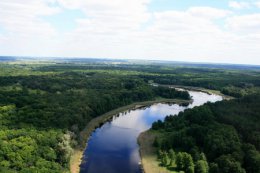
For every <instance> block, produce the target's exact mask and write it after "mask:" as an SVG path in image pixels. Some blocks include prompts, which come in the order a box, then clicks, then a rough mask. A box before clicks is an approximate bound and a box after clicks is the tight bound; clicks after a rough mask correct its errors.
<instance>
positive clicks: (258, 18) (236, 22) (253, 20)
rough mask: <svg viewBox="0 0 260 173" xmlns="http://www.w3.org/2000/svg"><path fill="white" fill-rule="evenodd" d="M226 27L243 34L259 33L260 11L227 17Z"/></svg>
mask: <svg viewBox="0 0 260 173" xmlns="http://www.w3.org/2000/svg"><path fill="white" fill-rule="evenodd" d="M226 23H227V27H228V28H229V29H230V30H232V31H235V32H243V33H244V34H254V33H260V13H256V14H248V15H242V16H233V17H230V18H228V19H227V22H226Z"/></svg>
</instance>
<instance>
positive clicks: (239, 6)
mask: <svg viewBox="0 0 260 173" xmlns="http://www.w3.org/2000/svg"><path fill="white" fill-rule="evenodd" d="M250 6H251V4H250V3H248V2H238V1H230V2H229V7H231V8H234V9H245V8H250Z"/></svg>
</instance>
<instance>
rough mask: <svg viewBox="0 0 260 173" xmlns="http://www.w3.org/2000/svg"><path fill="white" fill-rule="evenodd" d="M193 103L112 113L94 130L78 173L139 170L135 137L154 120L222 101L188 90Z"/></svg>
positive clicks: (161, 105)
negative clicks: (109, 119) (115, 114)
mask: <svg viewBox="0 0 260 173" xmlns="http://www.w3.org/2000/svg"><path fill="white" fill-rule="evenodd" d="M188 92H189V94H190V95H191V96H192V99H193V102H192V103H191V104H189V105H188V106H179V105H177V104H172V105H169V104H154V105H152V106H150V107H146V108H142V109H136V110H129V111H126V112H123V113H120V114H119V115H117V116H114V117H113V119H112V121H110V122H107V123H105V124H104V125H102V126H101V127H100V128H98V129H96V130H95V131H94V132H93V133H92V134H91V137H90V139H89V140H88V147H87V148H86V150H85V151H84V155H83V162H82V163H81V166H80V173H141V170H140V165H139V163H140V155H139V146H138V144H137V137H138V136H139V134H140V133H141V132H144V131H146V130H147V129H149V128H150V127H151V125H152V123H153V122H155V121H157V120H163V119H164V118H165V116H167V115H177V114H178V113H179V112H181V111H183V110H185V109H187V108H193V107H195V106H200V105H203V104H204V103H206V102H216V101H220V100H222V97H221V96H218V95H214V94H212V95H209V94H207V93H203V92H198V91H188Z"/></svg>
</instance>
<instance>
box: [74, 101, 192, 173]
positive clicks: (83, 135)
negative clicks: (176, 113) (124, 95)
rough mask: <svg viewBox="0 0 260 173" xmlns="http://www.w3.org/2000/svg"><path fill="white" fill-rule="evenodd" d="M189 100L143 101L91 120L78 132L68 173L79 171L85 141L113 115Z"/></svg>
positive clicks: (85, 145) (182, 102) (186, 102)
mask: <svg viewBox="0 0 260 173" xmlns="http://www.w3.org/2000/svg"><path fill="white" fill-rule="evenodd" d="M190 102H191V100H190V101H189V100H180V99H163V98H157V99H156V100H152V101H145V102H136V103H133V104H130V105H127V106H123V107H120V108H118V109H114V110H112V111H109V112H107V113H105V114H103V115H101V116H98V117H96V118H94V119H92V120H91V121H90V122H89V123H88V124H87V126H86V128H85V129H84V130H82V131H81V132H80V143H79V145H78V147H76V148H75V149H74V151H73V154H72V156H71V159H70V172H71V173H78V172H79V171H80V168H79V166H80V164H81V161H82V160H81V159H82V156H83V152H84V150H85V148H86V147H87V141H88V139H89V136H90V135H91V133H92V132H93V131H94V130H95V129H96V128H98V127H100V125H102V124H103V123H105V122H107V121H109V120H110V119H111V118H112V117H113V116H114V115H117V114H119V113H121V112H125V111H127V110H133V109H138V108H142V107H146V106H150V105H153V104H156V103H172V104H184V103H185V104H188V103H190Z"/></svg>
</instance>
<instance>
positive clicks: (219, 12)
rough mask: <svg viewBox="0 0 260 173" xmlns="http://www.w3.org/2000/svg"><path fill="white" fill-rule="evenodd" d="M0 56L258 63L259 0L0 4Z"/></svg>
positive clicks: (4, 1)
mask: <svg viewBox="0 0 260 173" xmlns="http://www.w3.org/2000/svg"><path fill="white" fill-rule="evenodd" d="M0 16H1V17H0V55H18V56H52V57H53V56H57V57H93V58H95V57H96V58H122V59H124V58H127V59H157V60H173V61H192V62H218V63H246V64H260V57H259V56H260V0H259V1H258V0H254V1H253V0H247V1H246V0H245V1H243V0H241V1H240V0H238V1H236V0H234V1H233V0H207V1H206V0H131V1H129V0H25V1H22V2H21V1H20V0H1V2H0Z"/></svg>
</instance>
